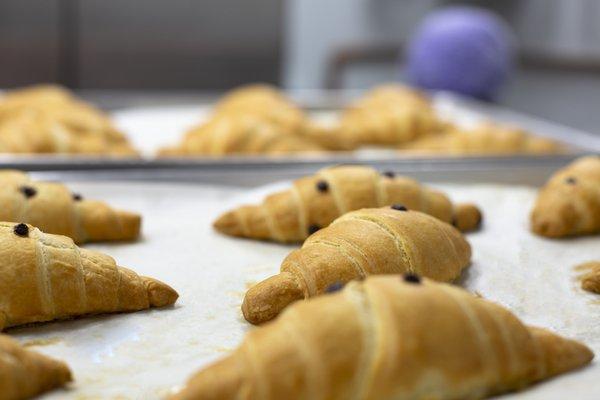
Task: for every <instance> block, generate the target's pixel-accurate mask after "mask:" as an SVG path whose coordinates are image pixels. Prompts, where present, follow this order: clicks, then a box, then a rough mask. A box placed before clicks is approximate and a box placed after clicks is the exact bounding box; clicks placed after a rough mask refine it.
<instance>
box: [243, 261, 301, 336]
mask: <svg viewBox="0 0 600 400" xmlns="http://www.w3.org/2000/svg"><path fill="white" fill-rule="evenodd" d="M303 298H304V292H303V291H302V288H300V286H299V285H298V282H297V281H296V280H295V279H294V276H293V275H292V274H290V273H288V272H282V273H280V274H278V275H274V276H272V277H270V278H268V279H265V280H264V281H262V282H260V283H258V284H256V285H254V286H253V287H251V288H250V289H249V290H248V292H246V296H245V297H244V302H243V303H242V313H243V314H244V318H246V321H248V322H250V323H251V324H254V325H257V324H261V323H263V322H267V321H269V320H272V319H273V318H275V317H276V316H277V315H278V314H279V313H280V312H281V311H282V310H283V309H284V308H286V307H287V306H288V305H290V304H291V303H293V302H294V301H296V300H301V299H303Z"/></svg>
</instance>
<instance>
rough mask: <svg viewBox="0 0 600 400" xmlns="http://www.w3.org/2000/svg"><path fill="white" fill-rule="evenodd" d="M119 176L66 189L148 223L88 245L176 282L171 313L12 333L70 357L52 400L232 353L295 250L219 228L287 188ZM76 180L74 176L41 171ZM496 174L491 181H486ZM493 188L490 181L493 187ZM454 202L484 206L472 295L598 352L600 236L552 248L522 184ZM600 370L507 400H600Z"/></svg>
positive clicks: (177, 375)
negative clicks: (245, 308) (592, 278)
mask: <svg viewBox="0 0 600 400" xmlns="http://www.w3.org/2000/svg"><path fill="white" fill-rule="evenodd" d="M121 172H122V171H117V173H116V174H113V175H112V176H109V174H110V173H109V172H107V171H104V172H103V174H104V176H103V177H102V179H109V180H110V181H98V180H93V179H95V178H97V177H98V176H97V175H96V174H93V175H88V177H87V180H82V179H79V178H83V176H81V177H79V178H78V179H77V180H76V181H73V182H69V184H70V187H71V188H72V189H73V190H75V191H77V192H79V193H82V194H84V195H85V196H86V197H88V198H98V199H104V200H107V201H110V203H111V204H114V205H116V206H119V207H122V208H126V209H131V210H135V211H138V212H140V213H142V215H143V216H144V223H143V239H142V240H141V241H140V242H138V243H133V244H94V245H88V246H86V247H88V248H93V249H99V250H102V251H104V252H106V253H108V254H110V255H112V256H114V257H115V258H116V259H117V261H118V262H119V263H120V265H124V266H127V267H130V268H133V269H135V270H136V271H137V272H139V273H141V274H145V275H150V276H153V277H156V278H158V279H161V280H164V281H165V282H167V283H169V284H171V285H172V286H173V287H174V288H176V289H177V290H178V292H179V293H180V299H179V301H178V303H177V305H176V306H175V307H173V308H167V309H163V310H151V311H146V312H140V313H133V314H121V315H107V316H100V317H91V318H84V319H78V320H74V321H66V322H56V323H47V324H40V325H37V326H33V327H28V328H22V329H12V330H9V331H8V333H9V334H10V335H13V336H15V337H16V338H17V339H19V340H20V341H21V342H25V343H26V344H29V345H30V346H31V348H32V349H35V350H37V351H40V352H43V353H46V354H49V355H51V356H55V357H57V358H60V359H63V360H65V361H67V362H68V363H69V365H70V366H71V367H72V369H73V371H74V374H75V379H76V381H75V383H74V384H73V385H72V386H71V387H70V388H69V389H68V390H66V391H64V390H61V391H57V392H54V393H52V394H50V395H47V396H44V397H42V398H43V399H45V400H55V399H68V400H69V399H73V400H75V399H77V400H82V399H85V400H88V399H131V400H133V399H149V400H154V399H160V398H164V396H165V395H166V394H168V393H169V392H170V391H171V390H173V388H174V387H177V386H178V385H179V384H181V383H182V382H184V381H185V380H186V379H187V377H188V376H189V375H190V374H191V373H192V372H194V371H196V370H197V369H198V368H200V367H202V366H204V365H206V364H208V363H209V362H211V361H212V360H214V359H216V358H218V357H221V356H223V355H224V354H226V353H227V352H228V351H230V350H231V349H233V348H234V347H235V346H236V345H237V344H238V343H239V342H240V340H241V339H242V337H243V335H244V333H245V332H246V331H247V330H248V329H251V328H250V326H249V325H248V324H247V323H245V321H244V320H243V318H242V316H241V312H240V304H241V301H242V298H243V294H244V292H245V291H246V289H247V288H248V286H250V285H252V284H253V283H255V282H257V281H258V280H260V279H263V278H265V277H267V276H269V275H271V274H273V273H275V272H276V271H277V269H278V266H279V264H280V262H281V260H282V259H283V258H284V257H285V255H286V254H287V253H289V251H291V250H292V249H293V248H294V246H285V245H278V244H272V243H264V242H254V241H248V240H240V239H234V238H229V237H225V236H222V235H219V234H218V233H216V232H214V231H213V230H212V228H211V223H212V221H213V220H214V219H215V218H216V216H217V215H218V214H219V213H220V212H221V211H224V210H226V209H229V208H230V207H233V206H235V205H239V204H242V203H247V202H256V201H258V200H260V199H261V198H262V197H263V196H264V195H265V194H266V193H269V192H271V191H273V190H277V189H281V188H283V187H286V186H288V185H289V181H284V182H279V183H274V184H270V185H267V186H263V187H260V188H255V189H251V190H249V189H246V188H243V187H240V186H234V185H230V186H222V185H219V186H217V185H211V184H206V183H189V182H188V183H174V182H171V183H165V182H152V183H149V182H131V181H127V182H123V181H120V179H121V178H122V173H121ZM52 174H54V177H55V178H61V179H64V180H70V179H71V178H73V176H74V175H72V174H71V173H68V174H64V173H62V172H61V173H37V174H36V175H37V176H38V177H50V176H51V175H52ZM491 177H492V176H491V175H490V178H491ZM490 182H491V181H490ZM434 185H435V186H437V187H439V188H440V189H442V190H445V191H446V192H447V193H448V194H449V195H450V196H451V197H452V199H453V200H455V201H466V200H468V201H473V202H476V203H477V204H478V205H479V206H480V207H481V208H482V210H483V212H484V215H485V219H484V226H483V230H482V231H480V232H477V233H473V234H469V235H468V240H469V241H470V243H471V244H472V246H473V250H474V251H473V263H472V265H471V267H470V268H469V269H468V270H466V271H465V273H464V274H463V275H462V277H461V279H460V280H459V282H458V283H459V284H460V285H462V286H464V287H466V288H467V289H469V290H473V291H477V292H478V293H480V294H481V295H483V296H485V297H487V298H489V299H492V300H494V301H497V302H499V303H501V304H503V305H505V306H507V307H510V308H511V309H512V310H513V311H514V312H515V313H516V314H517V315H519V316H520V317H521V318H523V319H524V320H525V321H526V322H527V323H530V324H535V325H539V326H544V327H547V328H551V329H553V330H555V331H558V332H560V333H562V334H564V335H566V336H570V337H573V338H577V339H580V340H582V341H585V342H586V343H587V344H588V345H589V346H591V347H592V348H593V349H594V351H595V352H596V353H597V354H600V335H599V334H598V333H599V330H600V312H599V311H600V300H599V298H600V297H599V296H596V295H592V294H587V293H585V292H583V291H581V290H580V289H579V287H578V283H577V281H576V279H575V271H573V269H572V267H573V266H574V265H576V264H577V263H580V262H583V261H587V260H589V259H594V258H596V259H598V258H600V246H598V240H599V239H598V237H597V236H596V237H587V238H580V239H574V240H567V241H550V240H546V239H542V238H538V237H535V236H534V235H532V234H531V233H529V231H528V213H529V210H530V207H531V205H532V202H533V200H534V197H535V195H536V190H535V189H534V188H531V187H525V186H518V185H511V186H506V185H498V184H490V183H487V184H481V183H477V184H475V183H472V182H471V183H462V184H456V183H452V184H449V183H445V184H434ZM599 374H600V365H599V364H598V362H596V363H594V364H593V365H592V366H591V367H588V368H585V369H583V370H581V371H577V372H574V373H570V374H566V375H563V376H561V377H558V378H556V379H553V380H551V381H548V382H545V383H542V384H539V385H536V386H534V387H533V388H531V389H529V390H526V391H523V392H519V393H515V394H511V395H506V396H503V397H500V398H501V399H506V400H509V399H510V400H512V399H524V400H542V399H543V400H554V399H556V400H559V399H565V398H570V399H581V400H592V399H598V398H600V380H598V376H599Z"/></svg>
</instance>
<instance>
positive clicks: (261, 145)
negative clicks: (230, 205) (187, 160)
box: [160, 113, 321, 156]
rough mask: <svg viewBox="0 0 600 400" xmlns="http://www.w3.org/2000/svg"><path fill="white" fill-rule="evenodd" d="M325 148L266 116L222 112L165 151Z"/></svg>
mask: <svg viewBox="0 0 600 400" xmlns="http://www.w3.org/2000/svg"><path fill="white" fill-rule="evenodd" d="M320 150H321V148H320V147H319V146H318V145H316V144H315V143H313V142H312V141H310V140H309V139H307V138H303V137H301V136H298V135H295V134H289V133H287V132H285V131H284V130H283V129H282V128H280V127H279V126H278V125H275V124H273V123H271V122H269V121H267V120H265V119H263V118H262V117H259V116H255V115H250V114H235V113H233V114H221V115H216V116H214V117H213V118H211V119H210V120H209V121H208V122H206V123H204V124H202V125H201V126H199V127H196V128H194V129H192V130H191V131H189V132H188V133H187V135H186V136H185V138H184V139H183V141H182V143H180V144H179V145H177V146H175V147H173V148H166V149H163V150H161V152H160V154H161V155H163V156H172V155H208V156H223V155H228V154H250V155H252V154H270V155H273V154H286V153H301V152H318V151H320Z"/></svg>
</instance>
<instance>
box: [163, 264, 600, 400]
mask: <svg viewBox="0 0 600 400" xmlns="http://www.w3.org/2000/svg"><path fill="white" fill-rule="evenodd" d="M592 358H593V353H592V352H591V350H590V349H589V348H587V347H586V346H585V345H583V344H581V343H579V342H576V341H574V340H569V339H566V338H563V337H561V336H558V335H556V334H554V333H552V332H550V331H547V330H545V329H541V328H534V327H529V326H526V325H524V324H523V323H522V322H521V321H519V319H518V318H517V317H515V316H514V315H513V314H512V313H511V312H510V311H508V310H507V309H505V308H503V307H501V306H499V305H497V304H494V303H492V302H489V301H486V300H484V299H482V298H480V297H476V296H474V295H472V294H470V293H468V292H466V291H464V290H462V289H459V288H457V287H454V286H451V285H447V284H441V283H435V282H432V281H429V280H425V279H423V280H421V279H419V277H418V276H414V275H408V276H405V277H404V280H403V278H402V277H400V276H398V275H395V276H386V277H381V276H379V277H371V278H368V279H366V280H365V281H364V282H352V283H350V284H348V285H347V286H346V288H344V289H343V290H342V291H341V292H338V293H335V294H331V295H327V296H321V297H319V298H317V299H312V300H310V301H306V302H300V303H297V304H295V305H293V306H292V307H290V308H289V309H288V310H286V311H285V312H284V313H283V314H282V315H281V316H280V317H279V318H278V319H277V320H275V321H274V322H272V323H270V324H266V325H265V326H263V327H259V328H257V329H254V330H252V331H250V332H249V333H248V334H247V335H246V337H245V339H244V341H243V343H242V344H241V346H240V347H238V348H237V349H236V350H235V351H234V352H233V353H231V354H230V355H228V356H227V357H225V358H223V359H221V360H219V361H217V362H216V363H214V364H212V365H210V366H209V367H207V368H205V369H203V370H201V371H200V372H198V373H196V374H195V375H193V376H192V377H191V379H190V380H189V381H188V383H187V385H186V387H184V389H183V390H182V391H181V392H180V393H178V394H176V395H175V396H174V397H172V400H200V399H202V400H213V399H214V400H217V399H219V400H227V399H232V400H233V399H256V400H269V399H289V400H294V399H307V400H308V399H310V400H325V399H328V400H334V399H339V400H342V399H344V400H346V399H360V400H387V399H390V400H391V399H437V400H457V399H480V398H484V397H487V396H491V395H494V394H499V393H504V392H508V391H513V390H519V389H522V388H524V387H525V386H528V385H531V384H532V383H534V382H538V381H541V380H544V379H548V378H550V377H552V376H555V375H558V374H562V373H564V372H567V371H570V370H573V369H576V368H579V367H581V366H583V365H585V364H587V363H589V362H590V361H591V360H592Z"/></svg>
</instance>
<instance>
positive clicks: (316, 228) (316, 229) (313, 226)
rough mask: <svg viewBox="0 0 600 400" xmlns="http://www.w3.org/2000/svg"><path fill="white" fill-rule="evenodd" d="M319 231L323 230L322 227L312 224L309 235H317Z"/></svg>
mask: <svg viewBox="0 0 600 400" xmlns="http://www.w3.org/2000/svg"><path fill="white" fill-rule="evenodd" d="M319 229H321V227H320V226H319V225H315V224H312V225H310V226H309V227H308V234H309V235H312V234H313V233H315V232H316V231H318V230H319Z"/></svg>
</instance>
